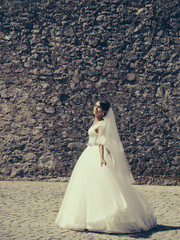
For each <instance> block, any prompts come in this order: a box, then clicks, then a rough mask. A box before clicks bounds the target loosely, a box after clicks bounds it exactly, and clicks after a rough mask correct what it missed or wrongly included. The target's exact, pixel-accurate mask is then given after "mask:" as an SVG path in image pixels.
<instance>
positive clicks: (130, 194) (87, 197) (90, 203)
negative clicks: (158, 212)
mask: <svg viewBox="0 0 180 240" xmlns="http://www.w3.org/2000/svg"><path fill="white" fill-rule="evenodd" d="M100 125H103V121H100V122H98V123H97V124H95V125H93V126H91V128H90V129H89V131H88V134H89V143H88V146H87V148H86V149H85V150H84V151H83V153H82V154H81V156H80V158H79V159H78V161H77V163H76V165H75V168H74V170H73V172H72V175H71V178H70V181H69V184H68V187H67V190H66V193H65V196H64V199H63V202H62V205H61V207H60V210H59V213H58V215H57V218H56V223H57V224H58V225H59V226H60V227H61V228H66V229H73V230H85V229H86V230H89V231H95V232H107V233H132V232H140V231H148V230H150V229H151V228H154V227H156V226H157V223H156V219H155V218H154V216H153V213H152V210H151V208H150V206H149V204H148V202H147V201H146V200H145V199H144V197H143V196H142V195H141V194H140V193H139V192H137V191H136V190H135V189H134V187H133V186H132V185H131V183H130V182H129V181H127V180H126V179H124V178H123V177H122V176H120V175H118V174H117V171H116V167H115V166H114V164H113V161H112V159H111V157H110V154H109V153H108V151H107V150H106V148H105V149H104V158H105V160H106V162H107V165H106V166H105V165H103V166H102V167H101V164H100V152H99V147H98V144H100V143H101V142H103V141H104V139H103V138H104V136H103V135H102V136H99V135H98V134H97V133H96V131H95V129H97V127H99V126H100ZM122 157H123V156H122Z"/></svg>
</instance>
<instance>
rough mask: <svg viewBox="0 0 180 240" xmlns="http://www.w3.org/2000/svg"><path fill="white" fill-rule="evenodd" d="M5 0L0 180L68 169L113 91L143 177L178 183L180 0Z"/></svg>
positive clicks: (133, 161)
mask: <svg viewBox="0 0 180 240" xmlns="http://www.w3.org/2000/svg"><path fill="white" fill-rule="evenodd" d="M2 2H3V4H2V7H1V8H0V11H1V18H2V19H1V31H0V43H1V69H0V70H1V80H0V93H1V104H0V117H1V120H0V124H1V125H0V129H1V143H0V147H1V158H0V166H1V170H0V176H1V179H21V178H23V179H34V180H36V179H37V180H38V179H43V178H46V179H48V178H57V177H62V176H64V177H66V176H69V175H70V173H71V171H72V169H73V167H74V164H75V162H76V161H77V159H78V157H79V155H80V153H81V152H82V150H83V149H84V148H85V142H86V141H87V130H88V128H89V127H90V125H91V123H92V120H93V116H92V108H93V104H94V103H95V101H96V100H98V99H102V98H104V97H105V98H107V99H108V100H110V102H111V104H112V106H113V109H114V111H115V114H116V120H117V125H118V129H119V133H120V136H121V139H122V142H123V145H124V148H125V152H126V154H127V159H128V161H129V163H130V165H131V168H132V171H133V174H134V176H135V178H136V179H137V182H139V183H146V182H148V183H158V184H159V183H161V184H177V183H178V181H179V175H178V173H179V170H178V143H177V140H178V139H177V138H178V137H177V132H178V112H177V105H178V98H177V97H178V81H177V79H178V44H179V38H178V1H177V0H172V1H170V0H164V1H163V0H162V1H161V0H159V1H158V0H157V1H152V0H151V1H150V0H144V1H141V0H132V1H128V0H111V1H107V0H102V1H98V0H78V1H77V0H44V1H40V0H38V1H37V0H31V1H21V0H15V1H11V0H3V1H2Z"/></svg>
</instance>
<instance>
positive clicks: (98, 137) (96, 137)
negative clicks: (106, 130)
mask: <svg viewBox="0 0 180 240" xmlns="http://www.w3.org/2000/svg"><path fill="white" fill-rule="evenodd" d="M103 126H104V122H103V121H99V122H98V123H96V124H94V125H92V126H91V127H90V129H89V131H88V135H89V142H88V144H89V145H97V144H102V145H104V144H105V141H106V139H105V136H104V135H103ZM99 127H100V129H99V130H98V132H97V131H96V129H97V128H99Z"/></svg>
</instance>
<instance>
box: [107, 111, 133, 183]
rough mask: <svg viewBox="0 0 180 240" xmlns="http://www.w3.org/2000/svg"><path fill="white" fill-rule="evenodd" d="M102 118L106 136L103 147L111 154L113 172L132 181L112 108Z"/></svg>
mask: <svg viewBox="0 0 180 240" xmlns="http://www.w3.org/2000/svg"><path fill="white" fill-rule="evenodd" d="M104 120H105V128H104V135H105V138H106V143H105V148H106V150H107V151H108V152H109V154H110V156H111V159H112V162H113V169H114V173H115V174H117V176H122V177H123V179H124V180H127V181H130V182H131V183H134V178H133V176H132V173H131V170H130V166H129V164H128V162H127V159H126V155H125V153H124V148H123V145H122V142H121V140H120V137H119V133H118V129H117V126H116V121H115V116H114V113H113V110H112V108H109V110H108V112H107V115H106V116H105V118H104Z"/></svg>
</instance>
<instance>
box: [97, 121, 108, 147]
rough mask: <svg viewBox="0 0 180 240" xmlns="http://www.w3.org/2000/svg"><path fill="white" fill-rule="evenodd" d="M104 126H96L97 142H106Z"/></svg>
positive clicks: (102, 143)
mask: <svg viewBox="0 0 180 240" xmlns="http://www.w3.org/2000/svg"><path fill="white" fill-rule="evenodd" d="M104 131H105V127H104V126H103V125H100V126H99V127H98V138H97V143H98V144H101V145H104V144H105V143H106V137H105V135H104Z"/></svg>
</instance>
